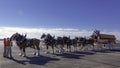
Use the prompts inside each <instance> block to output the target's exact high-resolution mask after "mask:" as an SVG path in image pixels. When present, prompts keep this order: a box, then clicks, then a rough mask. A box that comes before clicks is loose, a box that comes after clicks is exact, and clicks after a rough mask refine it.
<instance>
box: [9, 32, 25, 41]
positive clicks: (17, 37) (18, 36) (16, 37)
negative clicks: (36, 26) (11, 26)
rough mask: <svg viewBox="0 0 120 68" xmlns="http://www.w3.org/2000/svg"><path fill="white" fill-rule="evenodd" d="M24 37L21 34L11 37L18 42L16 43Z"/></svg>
mask: <svg viewBox="0 0 120 68" xmlns="http://www.w3.org/2000/svg"><path fill="white" fill-rule="evenodd" d="M22 37H23V36H22V35H20V34H19V33H15V34H13V35H12V36H11V40H16V41H19V40H21V39H22Z"/></svg>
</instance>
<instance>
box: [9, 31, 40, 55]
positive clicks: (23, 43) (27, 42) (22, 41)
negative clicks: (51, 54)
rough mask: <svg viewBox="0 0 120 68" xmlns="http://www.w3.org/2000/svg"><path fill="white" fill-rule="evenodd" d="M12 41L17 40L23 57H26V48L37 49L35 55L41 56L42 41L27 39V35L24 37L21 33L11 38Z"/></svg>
mask: <svg viewBox="0 0 120 68" xmlns="http://www.w3.org/2000/svg"><path fill="white" fill-rule="evenodd" d="M10 39H11V40H15V41H16V44H17V46H18V47H19V49H20V51H21V53H20V55H21V56H24V57H25V56H26V50H25V49H26V48H27V47H31V48H34V49H35V52H34V55H37V56H39V55H40V52H39V51H40V48H39V44H40V40H39V39H36V38H32V39H27V38H26V35H25V36H23V35H21V34H19V33H15V34H13V35H12V36H11V38H10Z"/></svg>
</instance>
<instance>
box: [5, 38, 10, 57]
mask: <svg viewBox="0 0 120 68" xmlns="http://www.w3.org/2000/svg"><path fill="white" fill-rule="evenodd" d="M4 45H5V57H8V58H12V50H11V47H12V42H11V40H10V38H7V39H6V40H5V41H4Z"/></svg>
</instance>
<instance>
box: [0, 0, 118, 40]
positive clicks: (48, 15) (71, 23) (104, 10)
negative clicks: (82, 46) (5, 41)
mask: <svg viewBox="0 0 120 68" xmlns="http://www.w3.org/2000/svg"><path fill="white" fill-rule="evenodd" d="M119 26H120V0H0V38H3V37H6V36H10V35H11V34H13V33H15V32H20V33H26V32H27V33H29V36H30V37H37V38H38V36H39V34H41V33H43V32H46V33H47V32H49V33H52V34H55V35H65V34H66V35H71V36H73V35H79V36H89V35H90V34H91V33H92V32H93V30H95V29H98V30H100V31H101V32H103V33H109V34H115V35H116V36H117V38H118V39H120V36H119V35H120V30H119V29H120V27H119ZM30 31H31V32H30ZM61 31H62V32H61ZM66 32H68V33H66ZM6 34H7V35H6ZM36 34H37V35H38V36H36Z"/></svg>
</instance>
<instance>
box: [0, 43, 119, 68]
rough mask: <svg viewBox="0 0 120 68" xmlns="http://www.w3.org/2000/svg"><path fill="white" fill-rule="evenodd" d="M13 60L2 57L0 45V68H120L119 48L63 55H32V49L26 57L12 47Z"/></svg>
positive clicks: (15, 47) (42, 53)
mask: <svg viewBox="0 0 120 68" xmlns="http://www.w3.org/2000/svg"><path fill="white" fill-rule="evenodd" d="M12 51H13V52H12V54H13V57H14V59H8V58H4V57H3V45H2V43H1V44H0V68H120V48H117V49H114V50H103V51H90V50H89V51H78V52H72V53H65V54H55V55H53V54H45V53H44V49H42V51H41V56H39V57H37V56H34V55H33V51H34V50H33V49H30V48H27V49H26V51H27V52H26V53H27V57H22V56H19V55H18V53H19V52H20V51H19V49H18V47H17V46H13V47H12Z"/></svg>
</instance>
